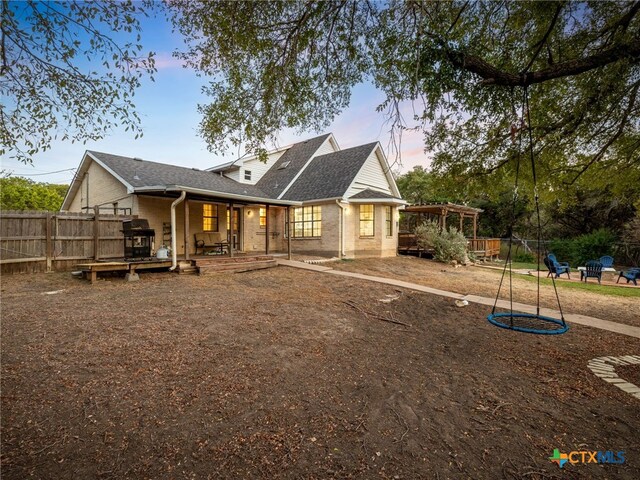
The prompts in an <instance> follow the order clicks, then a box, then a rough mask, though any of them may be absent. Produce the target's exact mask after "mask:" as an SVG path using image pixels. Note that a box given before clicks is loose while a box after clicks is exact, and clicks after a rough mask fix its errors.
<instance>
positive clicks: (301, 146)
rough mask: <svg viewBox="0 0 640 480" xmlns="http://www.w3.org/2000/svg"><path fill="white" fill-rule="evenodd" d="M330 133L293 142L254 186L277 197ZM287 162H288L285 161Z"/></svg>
mask: <svg viewBox="0 0 640 480" xmlns="http://www.w3.org/2000/svg"><path fill="white" fill-rule="evenodd" d="M329 135H331V134H330V133H327V134H325V135H320V136H319V137H315V138H310V139H309V140H305V141H304V142H299V143H295V144H293V145H292V146H291V147H290V148H289V149H288V150H287V151H286V152H284V153H283V154H282V156H281V157H280V158H279V159H278V161H277V162H276V163H275V164H273V166H272V167H271V168H270V169H269V171H267V173H265V174H264V175H263V177H262V178H261V179H260V180H259V181H258V183H256V187H258V188H259V189H260V190H262V191H264V192H265V193H266V194H268V195H269V196H270V197H272V198H278V196H280V194H282V192H283V191H284V189H285V188H287V186H288V185H289V184H290V183H291V182H292V181H293V179H294V178H295V177H296V175H298V173H299V172H300V170H302V169H303V168H304V166H305V165H306V164H307V162H308V161H309V159H310V158H311V157H312V155H313V154H314V153H316V152H317V151H318V149H319V148H320V146H321V145H322V144H323V143H324V141H325V140H326V139H327V138H329ZM287 162H289V163H287Z"/></svg>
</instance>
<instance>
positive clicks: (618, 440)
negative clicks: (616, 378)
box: [1, 262, 640, 479]
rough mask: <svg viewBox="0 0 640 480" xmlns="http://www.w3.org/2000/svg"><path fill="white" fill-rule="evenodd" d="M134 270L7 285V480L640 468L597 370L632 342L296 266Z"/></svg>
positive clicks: (519, 473) (635, 420) (630, 427)
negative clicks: (591, 455)
mask: <svg viewBox="0 0 640 480" xmlns="http://www.w3.org/2000/svg"><path fill="white" fill-rule="evenodd" d="M408 265H410V262H407V266H408ZM451 276H452V278H456V277H455V274H454V273H452V274H451ZM442 277H443V278H446V275H442ZM140 278H141V280H140V281H139V282H137V283H127V282H124V281H123V280H122V279H121V278H113V279H110V280H103V281H99V282H97V283H96V284H95V285H93V286H92V285H89V284H88V282H86V281H83V280H78V279H74V278H71V276H70V275H69V274H50V275H46V274H41V275H24V276H5V277H3V278H2V358H1V360H2V379H1V381H2V477H3V479H4V478H6V479H23V478H28V477H33V478H51V479H67V478H68V479H71V478H73V479H79V478H80V479H84V478H113V479H122V478H160V479H164V478H167V479H179V478H216V479H217V478H393V479H397V478H402V479H415V478H435V479H447V478H451V479H460V478H472V479H496V478H518V479H542V478H545V479H547V478H558V479H560V478H561V479H575V478H589V479H591V478H603V479H604V478H621V479H637V478H640V437H639V436H638V431H639V429H640V402H639V401H638V400H637V399H635V398H633V397H632V396H631V395H629V394H627V393H624V392H622V391H621V390H620V389H618V388H615V387H614V386H612V385H610V384H607V383H605V382H604V381H602V380H601V379H599V378H596V377H595V376H594V375H593V373H591V371H589V370H588V369H587V362H588V360H589V359H591V358H594V357H599V356H603V355H628V354H640V345H639V343H638V340H637V339H633V338H630V337H625V336H621V335H617V334H613V333H609V332H604V331H601V330H595V329H590V328H587V327H581V326H574V327H573V328H571V329H570V330H569V332H567V333H566V334H564V335H559V336H548V337H543V336H536V335H528V334H522V333H515V332H510V331H506V330H503V329H499V328H496V327H493V326H491V325H490V324H489V323H488V322H487V321H486V320H485V316H486V311H485V310H486V309H485V308H483V307H480V306H475V305H470V306H468V307H465V308H457V307H455V306H454V304H453V302H452V301H451V300H450V299H443V298H440V297H436V296H431V295H427V294H421V293H412V292H409V291H406V290H404V291H403V290H399V289H395V288H392V287H387V286H384V285H379V284H374V283H370V282H364V281H359V280H354V279H349V278H338V277H335V276H330V275H323V274H318V273H313V272H305V271H300V270H294V269H290V268H286V267H278V268H274V269H270V270H265V271H258V272H250V273H243V274H225V275H219V276H207V277H197V276H176V275H172V274H169V273H154V274H152V273H141V274H140ZM490 278H491V279H492V281H493V280H494V278H495V277H494V276H491V277H490ZM465 279H466V280H465ZM461 281H466V282H469V277H468V276H466V277H464V279H463V280H461ZM438 286H440V287H442V286H443V285H442V284H441V283H440V284H439V285H438ZM60 290H62V291H60ZM51 291H59V292H58V293H54V294H47V293H46V292H51ZM380 300H385V302H381V301H380ZM392 322H396V323H392ZM399 323H404V324H406V326H405V325H401V324H399ZM628 373H632V372H631V371H629V372H628ZM554 448H558V449H560V451H561V452H565V453H568V452H570V451H572V450H600V451H606V450H613V451H616V452H617V451H624V452H625V458H626V462H625V463H624V464H622V465H596V464H576V465H565V467H564V468H563V469H562V470H560V469H559V468H558V466H557V465H555V464H553V463H551V462H550V461H549V459H548V457H549V456H551V454H552V453H553V450H554Z"/></svg>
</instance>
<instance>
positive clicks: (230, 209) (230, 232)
mask: <svg viewBox="0 0 640 480" xmlns="http://www.w3.org/2000/svg"><path fill="white" fill-rule="evenodd" d="M227 209H228V210H227V212H228V213H227V218H228V219H229V232H228V234H229V256H230V257H233V203H231V202H229V203H228V205H227Z"/></svg>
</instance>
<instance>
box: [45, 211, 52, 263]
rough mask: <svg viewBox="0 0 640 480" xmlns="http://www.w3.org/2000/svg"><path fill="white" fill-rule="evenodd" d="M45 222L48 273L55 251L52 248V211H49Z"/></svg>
mask: <svg viewBox="0 0 640 480" xmlns="http://www.w3.org/2000/svg"><path fill="white" fill-rule="evenodd" d="M44 221H45V222H46V224H45V235H46V236H45V247H44V248H45V254H44V255H45V257H47V273H48V272H51V261H52V258H51V257H53V252H52V250H53V249H52V248H51V213H47V215H46V216H45V218H44Z"/></svg>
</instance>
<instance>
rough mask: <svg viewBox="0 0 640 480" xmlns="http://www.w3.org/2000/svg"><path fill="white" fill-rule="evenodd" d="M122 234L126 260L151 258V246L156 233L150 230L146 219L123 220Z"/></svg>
mask: <svg viewBox="0 0 640 480" xmlns="http://www.w3.org/2000/svg"><path fill="white" fill-rule="evenodd" d="M122 233H123V234H124V258H125V259H132V258H150V257H151V246H152V244H153V241H154V238H155V236H156V232H155V230H153V229H152V228H149V222H148V221H147V220H146V219H144V218H135V219H132V220H123V222H122Z"/></svg>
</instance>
